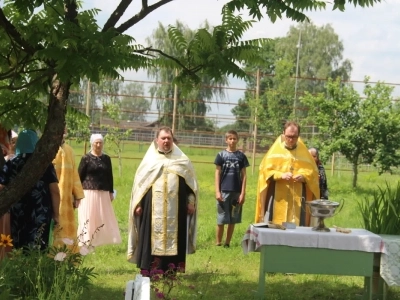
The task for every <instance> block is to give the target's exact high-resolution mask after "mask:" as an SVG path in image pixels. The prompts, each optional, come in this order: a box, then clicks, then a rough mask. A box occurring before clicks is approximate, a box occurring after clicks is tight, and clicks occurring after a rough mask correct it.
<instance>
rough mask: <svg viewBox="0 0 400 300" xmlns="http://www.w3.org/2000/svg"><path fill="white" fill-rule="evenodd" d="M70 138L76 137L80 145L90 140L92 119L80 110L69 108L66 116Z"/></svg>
mask: <svg viewBox="0 0 400 300" xmlns="http://www.w3.org/2000/svg"><path fill="white" fill-rule="evenodd" d="M66 124H67V128H68V136H69V137H74V138H75V139H76V141H77V142H78V143H81V142H85V141H88V140H89V138H90V119H89V117H88V116H87V115H85V114H83V113H82V112H80V111H79V110H77V109H75V108H73V107H71V106H69V107H68V109H67V115H66Z"/></svg>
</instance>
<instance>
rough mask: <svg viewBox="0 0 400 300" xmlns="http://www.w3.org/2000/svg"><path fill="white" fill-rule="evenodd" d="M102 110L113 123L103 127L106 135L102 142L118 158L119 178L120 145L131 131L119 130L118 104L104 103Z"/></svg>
mask: <svg viewBox="0 0 400 300" xmlns="http://www.w3.org/2000/svg"><path fill="white" fill-rule="evenodd" d="M103 110H104V111H106V112H107V114H108V115H109V116H110V118H111V120H112V121H113V124H112V125H104V126H102V128H103V129H107V134H106V135H105V137H104V140H105V142H106V144H107V148H111V149H113V150H114V152H115V154H116V155H117V157H118V174H119V176H120V177H121V175H122V160H121V153H122V143H123V141H124V140H127V139H128V137H129V136H130V135H131V133H132V129H127V130H122V129H120V126H119V125H120V123H121V111H120V105H119V104H118V103H104V104H103Z"/></svg>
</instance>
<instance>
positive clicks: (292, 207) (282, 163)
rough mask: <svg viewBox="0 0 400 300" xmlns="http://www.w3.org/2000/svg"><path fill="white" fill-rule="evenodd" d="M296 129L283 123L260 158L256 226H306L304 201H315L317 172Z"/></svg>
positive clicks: (295, 124)
mask: <svg viewBox="0 0 400 300" xmlns="http://www.w3.org/2000/svg"><path fill="white" fill-rule="evenodd" d="M299 136H300V126H299V125H298V124H297V123H296V122H287V123H286V124H285V126H284V130H283V134H282V135H280V136H279V137H278V138H277V139H276V141H275V142H274V144H273V145H272V146H271V148H270V149H269V150H268V152H267V154H266V155H265V156H264V158H263V160H262V162H261V164H260V168H259V177H258V188H257V205H256V215H255V221H256V222H263V221H264V216H265V214H266V212H267V211H268V214H267V216H269V217H268V221H272V223H275V224H282V223H283V222H290V223H294V224H296V225H300V226H309V224H310V214H309V212H308V208H307V207H306V205H305V204H306V201H311V200H313V199H318V198H319V184H318V169H317V166H316V164H315V162H314V160H313V158H312V157H311V155H310V153H309V152H308V149H307V147H306V146H305V145H304V143H303V142H302V141H301V139H300V137H299Z"/></svg>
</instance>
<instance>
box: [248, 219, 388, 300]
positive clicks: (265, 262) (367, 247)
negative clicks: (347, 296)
mask: <svg viewBox="0 0 400 300" xmlns="http://www.w3.org/2000/svg"><path fill="white" fill-rule="evenodd" d="M242 248H243V252H244V253H248V252H252V251H257V252H260V272H259V284H258V295H259V296H260V298H264V297H265V276H266V273H268V272H278V273H303V274H328V275H349V276H363V277H364V286H365V288H364V291H365V293H364V295H365V298H366V299H372V290H371V286H372V276H373V262H374V253H382V252H385V248H384V244H383V242H382V238H381V237H380V236H379V235H376V234H374V233H372V232H369V231H367V230H364V229H351V233H348V234H344V233H339V232H336V231H335V229H331V231H330V232H318V231H313V230H312V228H311V227H297V228H296V229H286V230H280V229H271V228H261V227H256V226H253V225H249V227H248V228H247V231H246V233H245V235H244V237H243V239H242Z"/></svg>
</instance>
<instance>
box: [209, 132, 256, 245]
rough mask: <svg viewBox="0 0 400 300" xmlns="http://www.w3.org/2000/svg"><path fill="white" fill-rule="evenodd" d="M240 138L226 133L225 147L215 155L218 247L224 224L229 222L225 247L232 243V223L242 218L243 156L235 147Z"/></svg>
mask: <svg viewBox="0 0 400 300" xmlns="http://www.w3.org/2000/svg"><path fill="white" fill-rule="evenodd" d="M238 140H239V137H238V134H237V132H236V131H235V130H229V131H228V132H227V133H226V134H225V141H226V143H227V144H228V148H226V150H223V151H221V152H219V153H218V154H217V157H216V158H215V161H214V164H215V165H216V170H215V198H216V199H217V244H216V245H217V246H221V242H222V236H223V235H224V225H225V224H228V229H227V232H226V239H225V244H224V247H226V248H228V247H229V244H230V242H231V238H232V235H233V231H234V229H235V224H236V223H240V222H241V221H242V206H243V203H244V201H245V195H246V168H247V167H248V166H249V161H248V160H247V157H246V155H245V154H244V153H243V152H241V151H239V150H237V149H236V145H237V143H238Z"/></svg>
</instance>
